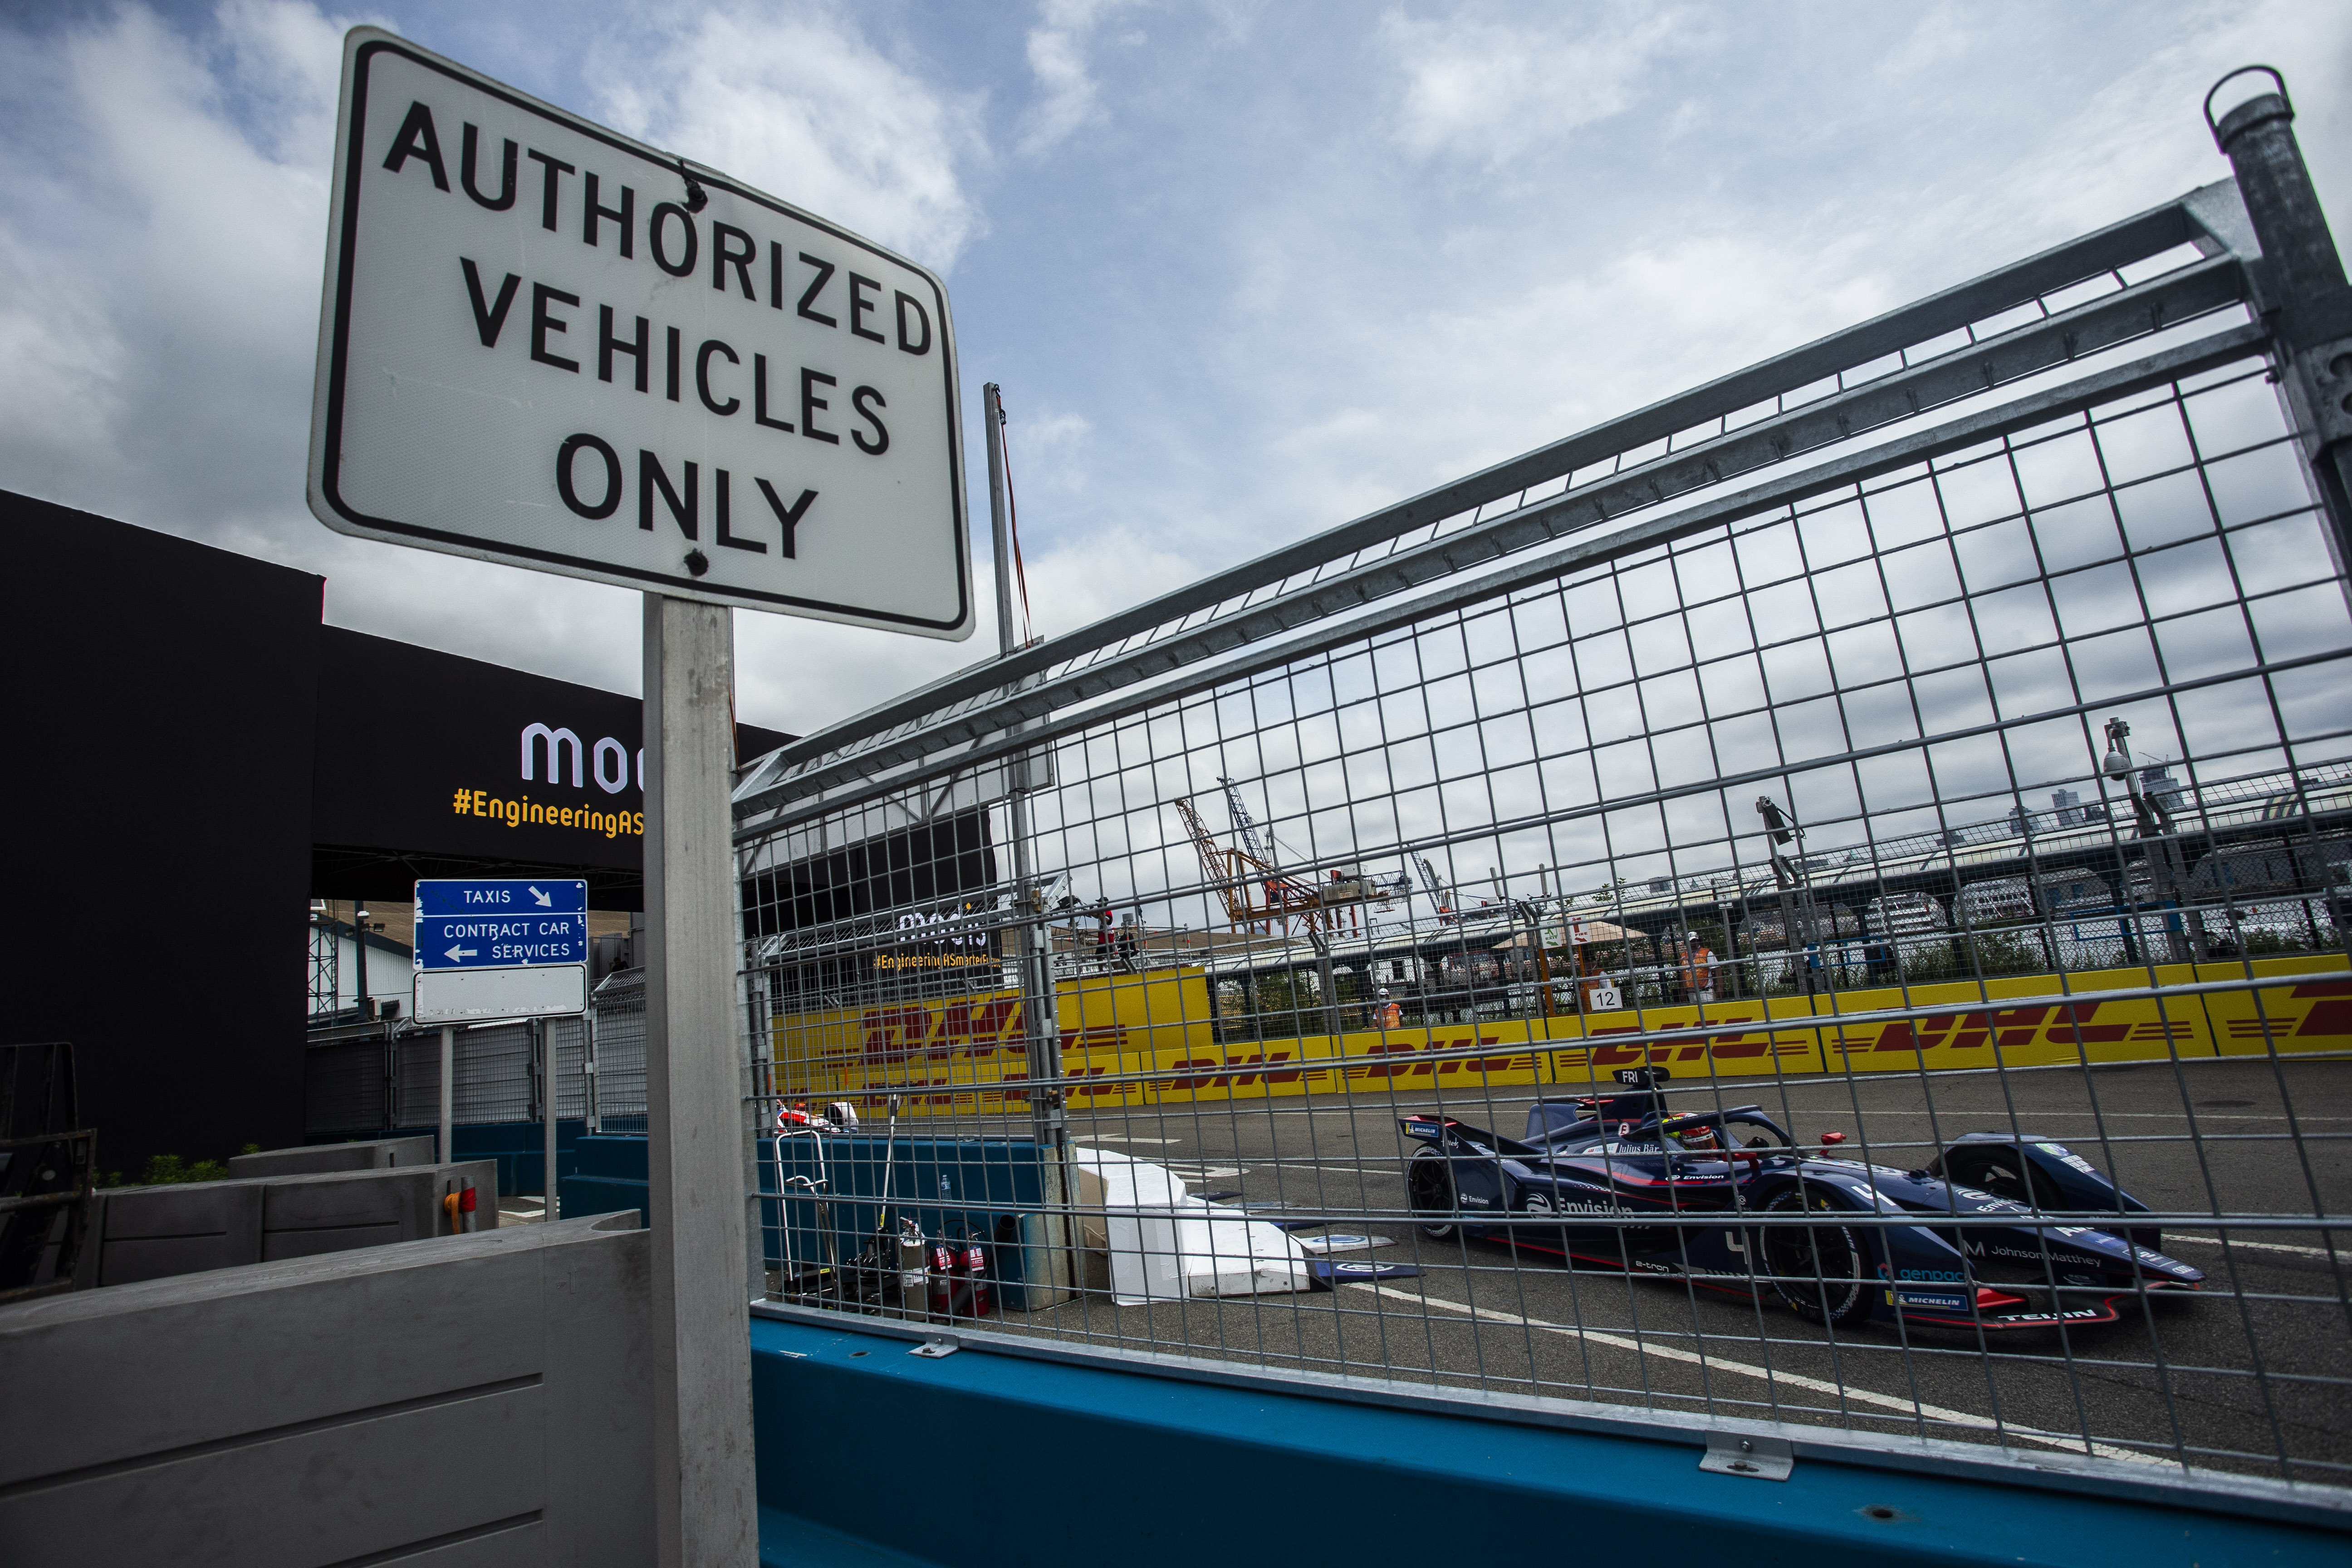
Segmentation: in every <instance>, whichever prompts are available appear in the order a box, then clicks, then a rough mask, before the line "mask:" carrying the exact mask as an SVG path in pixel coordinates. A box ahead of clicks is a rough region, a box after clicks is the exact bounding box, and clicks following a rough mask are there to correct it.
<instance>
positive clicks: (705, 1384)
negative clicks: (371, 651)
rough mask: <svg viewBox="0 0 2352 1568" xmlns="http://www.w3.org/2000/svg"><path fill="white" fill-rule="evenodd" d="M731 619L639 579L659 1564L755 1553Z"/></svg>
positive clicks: (749, 1557)
mask: <svg viewBox="0 0 2352 1568" xmlns="http://www.w3.org/2000/svg"><path fill="white" fill-rule="evenodd" d="M732 632H733V624H732V621H731V619H730V616H729V612H728V611H727V609H726V608H725V607H724V606H723V605H701V604H695V603H692V602H690V601H688V600H684V599H673V598H669V597H667V596H666V595H659V594H647V595H646V623H645V652H646V676H645V693H646V695H645V704H646V781H645V782H646V944H647V946H648V947H649V949H650V950H651V951H650V952H649V953H648V955H647V962H646V1135H647V1151H646V1152H647V1156H648V1167H649V1170H648V1173H649V1175H650V1178H651V1195H650V1201H649V1208H650V1211H651V1212H650V1213H648V1215H646V1220H647V1223H648V1224H649V1225H651V1226H652V1227H653V1233H654V1280H653V1308H654V1310H653V1342H654V1525H655V1538H654V1539H655V1549H656V1554H657V1560H658V1561H659V1562H660V1563H662V1564H663V1565H664V1568H682V1565H683V1564H688V1563H692V1564H695V1565H696V1568H701V1565H703V1564H742V1565H745V1568H748V1565H749V1564H750V1563H751V1562H752V1561H753V1560H754V1559H755V1557H756V1555H757V1552H758V1543H759V1534H758V1527H757V1515H756V1512H755V1501H754V1499H755V1488H754V1479H753V1475H752V1468H751V1314H750V1312H749V1310H748V1307H747V1300H748V1295H749V1290H748V1286H747V1283H746V1281H745V1279H744V1278H743V1267H744V1258H745V1237H744V1225H743V1211H744V1203H743V1194H742V1192H741V1190H740V1189H741V1185H742V1180H743V1161H742V1154H741V1151H740V1148H739V1147H738V1143H739V1141H740V1139H741V1137H742V1124H743V1089H744V1068H743V1050H742V1045H741V1042H740V1041H739V1040H738V1039H737V1037H736V1017H737V1014H736V1011H735V1006H734V969H735V961H736V958H737V956H738V955H739V954H740V951H741V950H740V948H739V947H738V946H737V945H736V943H735V941H734V936H735V892H734V889H733V887H732V885H731V878H732V875H733V868H734V865H735V856H734V851H733V847H732V845H731V842H730V839H731V837H732V834H731V829H732V826H733V822H732V818H731V816H730V811H729V805H728V801H729V795H730V790H731V786H732V784H733V765H732V764H733V762H734V742H733V722H732V719H733V715H732V711H731V710H732V698H733V663H734V657H733V647H732Z"/></svg>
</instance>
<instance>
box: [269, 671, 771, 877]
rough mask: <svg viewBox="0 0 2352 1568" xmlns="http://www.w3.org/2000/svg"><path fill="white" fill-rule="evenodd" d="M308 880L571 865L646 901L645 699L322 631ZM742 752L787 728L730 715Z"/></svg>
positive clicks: (753, 751) (756, 750)
mask: <svg viewBox="0 0 2352 1568" xmlns="http://www.w3.org/2000/svg"><path fill="white" fill-rule="evenodd" d="M318 693H319V695H318V718H317V734H318V745H317V752H316V757H315V763H314V766H313V771H312V774H311V811H310V816H311V837H312V839H313V842H314V843H315V844H316V845H317V846H318V850H317V853H316V854H315V856H314V870H313V878H312V879H313V887H312V892H313V893H314V894H315V895H317V896H320V897H336V898H348V897H353V896H357V897H362V898H388V897H394V896H398V897H402V898H405V897H406V896H407V883H408V881H409V880H411V879H414V878H415V877H418V876H467V875H488V874H496V873H497V872H498V871H499V870H500V869H515V870H522V869H526V868H528V869H530V870H554V869H563V870H569V871H572V872H574V873H576V874H582V875H585V876H587V877H588V878H589V880H590V882H591V885H592V892H593V897H594V898H595V900H596V902H597V904H598V906H599V907H601V908H620V909H635V908H641V907H642V903H643V900H642V898H641V896H638V894H637V891H636V890H637V889H639V888H640V886H641V882H640V880H639V878H640V873H641V871H642V868H643V866H644V863H645V778H644V759H643V731H644V710H643V705H642V704H641V703H639V702H638V700H636V699H635V698H634V697H624V696H621V695H619V694H618V693H615V692H611V691H603V690H599V689H596V688H595V687H593V686H580V685H576V684H574V683H573V682H572V681H568V680H554V679H549V678H548V677H546V676H542V675H529V674H525V673H523V672H522V671H520V670H514V669H508V668H503V667H501V666H499V665H494V664H485V663H483V662H481V661H480V660H478V659H470V658H458V657H457V656H456V655H453V654H446V653H436V652H435V651H433V650H432V649H429V648H421V647H412V646H410V645H409V644H406V643H400V642H394V641H391V640H390V639H388V638H384V637H369V636H367V635H366V634H365V633H362V632H353V631H344V630H341V629H340V628H337V627H333V626H328V627H324V628H322V629H321V631H320V660H319V687H318ZM736 736H737V741H736V749H737V760H738V761H739V762H748V761H750V760H751V758H753V757H756V756H760V755H762V754H764V753H765V752H771V751H773V750H774V749H775V748H776V747H778V746H781V745H782V744H783V743H784V742H786V741H788V740H790V739H792V737H791V736H789V735H784V734H781V733H779V732H777V731H773V730H765V729H761V728H760V727H759V726H757V725H751V724H739V725H738V726H736Z"/></svg>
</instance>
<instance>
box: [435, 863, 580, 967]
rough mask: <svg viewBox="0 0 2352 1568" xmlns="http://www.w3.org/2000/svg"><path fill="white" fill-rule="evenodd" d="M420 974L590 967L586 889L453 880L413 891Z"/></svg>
mask: <svg viewBox="0 0 2352 1568" xmlns="http://www.w3.org/2000/svg"><path fill="white" fill-rule="evenodd" d="M415 954H416V960H415V962H416V967H417V968H419V969H523V968H535V967H538V966H540V965H542V964H550V963H587V962H588V884H587V883H585V882H583V881H577V880H570V879H548V878H540V879H528V878H495V879H493V878H448V879H436V880H434V881H420V882H418V883H417V884H416V934H415Z"/></svg>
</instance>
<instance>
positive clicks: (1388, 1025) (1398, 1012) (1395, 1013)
mask: <svg viewBox="0 0 2352 1568" xmlns="http://www.w3.org/2000/svg"><path fill="white" fill-rule="evenodd" d="M1403 1027H1404V1009H1403V1008H1402V1007H1400V1006H1398V1005H1396V1004H1395V1003H1393V1002H1391V1001H1390V1000H1389V988H1388V987H1387V986H1385V985H1383V986H1381V1028H1383V1029H1402V1028H1403Z"/></svg>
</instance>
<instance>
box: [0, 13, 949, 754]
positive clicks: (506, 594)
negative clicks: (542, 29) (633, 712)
mask: <svg viewBox="0 0 2352 1568" xmlns="http://www.w3.org/2000/svg"><path fill="white" fill-rule="evenodd" d="M346 26H347V24H346V23H345V22H344V21H343V20H341V19H331V18H330V17H329V16H323V15H321V14H320V12H319V11H318V10H317V9H315V8H313V7H311V6H310V5H304V4H301V3H299V0H226V3H225V4H222V5H220V6H219V7H218V8H217V9H216V10H215V12H214V13H213V14H212V15H211V16H208V17H200V18H197V19H195V20H194V21H193V22H189V23H185V24H183V23H181V22H179V21H177V20H174V21H166V20H164V19H163V18H161V17H159V16H157V15H156V14H155V13H154V12H153V11H152V10H150V9H149V8H147V7H145V6H143V5H125V6H123V7H121V9H119V10H116V11H113V12H111V13H106V14H101V15H100V16H96V17H94V18H92V19H89V20H84V21H78V22H70V23H68V24H66V25H63V26H58V27H55V28H51V29H48V30H46V31H36V30H30V29H27V28H26V27H24V26H21V25H12V24H10V23H7V22H0V101H5V103H6V104H7V106H8V109H9V112H8V113H7V114H6V116H5V119H0V152H5V154H6V155H5V157H0V363H5V364H6V365H7V367H8V374H6V375H5V376H0V487H5V488H7V489H14V490H18V491H22V492H26V493H29V494H35V495H39V496H43V497H46V498H47V499H50V500H58V501H61V502H64V503H66V504H68V505H73V506H79V507H84V508H87V509H89V510H93V511H98V512H101V513H104V514H107V515H110V516H115V517H120V518H121V519H123V520H125V521H131V522H134V523H138V524H141V525H142V526H146V527H152V528H160V529H163V530H166V531H172V532H176V533H181V534H185V535H189V536H192V537H195V538H198V539H202V540H204V541H205V542H208V543H213V544H217V545H220V546H223V547H225V548H227V549H231V550H236V551H239V552H244V553H247V554H250V555H255V556H259V557H262V558H265V559H268V560H274V561H278V562H281V563H285V564H289V565H292V566H297V567H299V568H301V569H303V570H307V571H312V572H317V573H320V574H323V575H324V576H325V577H326V578H327V580H328V582H327V597H326V612H327V618H328V619H329V620H330V621H331V622H332V623H334V624H336V625H340V626H352V627H356V628H358V629H361V630H365V631H370V632H375V633H379V634H382V635H384V636H389V637H400V638H404V639H405V640H408V641H412V642H415V643H419V644H422V645H425V646H427V647H441V648H446V649H448V650H450V651H452V652H457V653H462V654H466V655H467V656H470V657H474V658H488V659H492V660H495V661H497V662H500V663H505V664H509V665H512V666H514V667H516V668H524V669H531V670H536V671H539V672H541V673H544V674H549V675H555V676H560V677H562V678H564V679H573V680H581V681H585V682H588V683H591V684H594V685H599V686H604V687H606V688H608V689H616V690H622V691H635V689H636V688H637V685H638V681H639V678H640V669H639V664H640V659H639V653H638V637H637V617H638V607H637V606H638V600H637V595H634V594H630V593H626V592H624V591H620V590H616V589H613V588H608V587H604V586H600V585H597V584H587V583H580V582H575V581H572V580H570V579H566V578H561V577H554V576H550V575H547V574H539V573H530V572H523V571H520V570H516V569H513V568H508V567H500V566H492V565H488V564H485V563H478V562H472V561H464V560H459V559H456V558H453V557H448V556H442V555H436V554H432V553H429V552H420V551H414V550H404V549H400V548H396V547H394V546H389V545H383V544H377V543H373V542H366V541H362V540H354V539H349V538H346V537H343V536H341V535H339V534H335V533H331V532H330V531H327V530H326V529H325V528H324V527H322V526H321V525H320V523H319V522H317V521H315V520H314V519H313V518H312V517H311V516H310V512H309V510H308V509H307V508H306V506H305V505H304V503H303V499H302V485H303V468H304V461H305V452H304V447H305V442H306V439H307V437H308V433H309V427H310V375H311V366H312V359H313V354H314V352H315V347H316V342H317V332H318V310H319V287H320V267H321V258H322V255H323V247H324V242H325V234H326V217H327V198H328V192H329V189H330V186H331V180H330V175H329V168H328V164H329V156H330V152H331V144H332V140H333V132H334V113H335V102H336V94H337V90H338V77H339V72H340V69H341V47H342V34H343V32H344V30H345V27H346ZM412 30H413V29H412ZM635 47H636V49H637V52H636V55H635V63H636V66H637V68H636V69H635V70H634V71H633V73H632V75H633V78H634V79H635V80H636V81H637V82H638V83H639V84H641V85H640V88H639V89H638V90H637V91H636V92H635V95H634V96H633V97H631V96H629V95H622V96H624V97H628V103H627V104H626V107H627V108H628V109H629V110H631V111H632V112H633V113H634V114H635V117H636V119H635V124H634V126H633V129H635V130H637V131H638V132H640V133H642V134H646V136H647V139H648V140H654V141H658V142H663V143H665V144H667V145H670V146H674V147H676V148H677V149H678V150H679V151H681V152H684V153H688V154H690V155H692V156H694V157H697V158H699V159H702V160H705V161H708V162H709V163H713V164H716V165H718V166H719V167H724V168H728V169H730V171H740V172H742V173H743V174H745V175H746V177H748V178H751V179H753V180H756V181H758V182H760V183H761V184H765V185H767V186H769V187H770V188H771V189H773V190H775V191H776V192H777V193H778V194H780V195H785V196H787V197H789V198H791V199H793V200H796V201H799V202H802V203H804V204H806V205H810V206H812V207H814V208H815V209H817V210H819V211H822V212H824V213H826V214H827V215H828V216H835V217H838V218H840V219H842V220H843V221H845V222H848V223H850V224H853V225H855V226H859V227H862V228H864V229H865V230H866V232H868V233H870V234H873V235H874V236H875V237H877V238H879V239H881V240H883V241H884V242H885V243H888V244H892V245H894V246H897V247H900V248H902V249H905V250H907V251H908V252H909V253H911V254H913V255H915V256H916V257H918V258H919V259H922V260H924V261H927V262H929V263H931V264H933V265H937V266H944V265H945V264H947V263H948V262H949V261H950V260H952V259H953V258H954V257H955V256H956V255H957V254H958V252H959V251H960V250H961V247H963V246H964V245H965V244H966V243H967V242H968V241H969V240H970V238H971V237H972V235H973V234H975V233H976V232H978V228H979V213H978V208H977V206H976V205H975V204H974V203H973V202H972V201H971V198H970V196H969V195H967V194H966V193H965V191H964V189H963V187H962V184H961V175H960V174H959V172H958V171H959V167H960V163H961V161H962V160H965V159H968V158H980V157H983V156H984V153H985V149H984V147H983V146H982V144H981V143H980V142H979V140H978V135H979V132H978V130H977V122H976V120H975V118H974V110H973V102H972V100H961V99H956V98H953V97H951V96H949V95H944V94H941V93H940V92H938V91H936V90H934V89H929V88H928V87H926V86H925V85H924V84H923V83H922V82H920V81H919V80H917V79H914V78H913V77H912V76H910V75H908V72H906V71H905V70H903V69H901V68H899V67H898V66H896V65H893V64H892V63H890V62H889V61H888V60H887V59H886V58H883V57H882V56H881V55H880V54H878V53H877V52H876V51H875V50H874V49H873V48H871V47H869V46H867V45H866V43H864V42H863V41H862V39H861V38H860V37H858V36H857V34H856V32H855V31H854V30H853V29H852V28H851V27H850V26H848V25H847V24H845V23H843V22H841V21H839V20H837V19H835V18H832V17H831V16H829V14H827V13H824V12H822V11H811V12H809V13H807V14H806V15H802V14H799V13H794V14H793V15H789V16H775V17H770V18H766V19H755V18H751V17H747V16H744V15H742V14H740V13H735V12H726V13H712V14H708V15H702V16H697V17H696V18H695V20H694V21H693V23H692V24H691V26H688V27H687V28H685V29H683V30H674V33H673V36H671V37H669V38H668V39H667V41H666V42H664V43H662V45H661V47H659V48H657V49H651V50H648V48H647V47H645V45H644V40H643V39H642V38H639V39H638V40H637V42H636V46H635ZM648 62H650V65H649V67H648ZM472 63H476V64H479V65H481V66H483V67H484V68H487V69H489V70H490V71H491V72H492V74H498V72H499V61H498V60H496V59H495V58H489V59H483V58H477V59H475V60H474V61H473V62H472ZM585 107H587V108H588V109H589V110H590V111H591V112H599V111H600V110H601V111H603V112H612V110H611V109H610V108H609V107H608V106H598V105H593V104H591V105H587V106H585ZM741 620H742V621H743V622H744V623H745V624H746V625H747V626H749V625H751V624H752V623H767V622H769V621H771V620H772V617H766V616H744V617H741ZM910 641H911V639H906V638H888V637H884V636H882V635H881V634H877V633H854V632H845V630H844V629H843V628H838V627H823V628H819V627H814V626H807V625H806V624H802V625H800V626H796V627H795V628H794V629H793V632H792V633H791V634H789V635H787V636H785V637H782V639H778V638H777V637H774V636H773V635H772V632H771V630H770V629H769V628H768V627H767V626H761V627H760V629H758V630H755V631H753V632H752V633H751V635H750V636H748V637H746V638H745V644H746V647H747V648H748V649H749V650H750V651H751V653H753V654H754V655H756V656H761V659H760V662H759V663H758V664H757V665H756V667H755V668H747V670H746V679H747V686H748V687H749V688H750V689H751V690H752V691H754V692H756V693H757V695H756V696H753V697H751V698H750V699H749V700H747V701H746V702H745V704H744V705H743V707H742V712H743V716H744V717H745V718H746V719H747V720H751V721H758V722H763V723H770V724H784V725H786V726H787V727H793V728H803V729H804V728H811V727H814V725H816V724H818V723H821V722H823V721H825V720H827V719H831V718H835V717H838V716H839V715H840V714H841V713H843V712H845V711H849V710H855V709H857V708H860V707H864V706H866V705H867V704H869V703H871V702H873V701H876V700H879V699H881V698H882V697H884V696H887V695H888V694H889V693H890V692H891V691H894V690H897V689H900V687H902V686H903V685H905V684H908V683H910V682H911V681H912V680H914V679H929V676H931V675H934V674H937V673H939V672H940V670H942V669H945V668H951V667H952V666H953V665H955V664H958V663H961V662H964V661H965V660H966V659H968V658H971V657H972V654H971V650H970V649H969V648H966V647H951V646H948V647H943V646H942V645H938V644H930V643H923V644H919V645H917V646H913V647H910V646H908V645H909V643H910ZM775 646H782V647H786V648H788V649H791V650H793V655H794V656H793V658H790V659H787V660H783V661H773V660H767V659H765V658H764V656H765V654H766V652H767V651H768V650H769V649H770V648H771V647H775ZM808 668H822V669H823V670H824V675H825V679H824V681H823V682H822V683H821V684H811V683H809V682H808V681H806V680H805V679H802V678H801V673H800V672H802V671H804V670H806V669H808Z"/></svg>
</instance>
